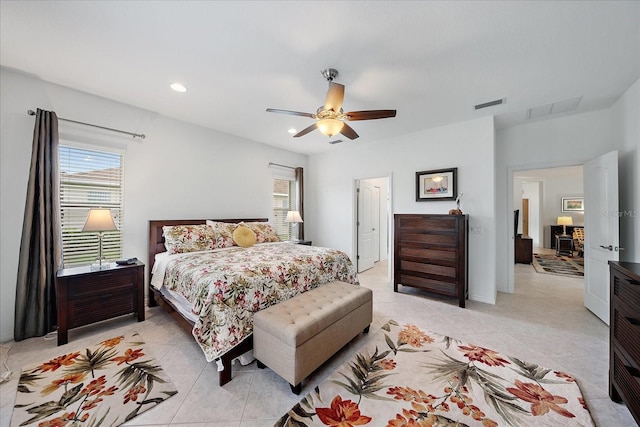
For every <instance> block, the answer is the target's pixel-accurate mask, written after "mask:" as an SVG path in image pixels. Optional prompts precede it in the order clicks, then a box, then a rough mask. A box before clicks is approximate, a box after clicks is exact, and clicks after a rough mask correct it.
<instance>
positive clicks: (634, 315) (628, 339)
mask: <svg viewBox="0 0 640 427" xmlns="http://www.w3.org/2000/svg"><path fill="white" fill-rule="evenodd" d="M609 271H610V274H611V283H610V284H611V300H610V303H611V319H610V323H611V325H610V329H609V339H610V342H609V349H610V350H609V396H610V397H611V400H613V401H615V402H620V401H622V402H624V403H625V404H626V405H627V407H628V408H629V411H630V412H631V415H633V418H635V420H636V422H637V423H638V424H640V264H639V263H634V262H617V261H609Z"/></svg>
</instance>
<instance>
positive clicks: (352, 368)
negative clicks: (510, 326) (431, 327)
mask: <svg viewBox="0 0 640 427" xmlns="http://www.w3.org/2000/svg"><path fill="white" fill-rule="evenodd" d="M275 425H276V426H278V427H281V426H299V427H300V426H327V425H330V426H363V425H369V426H387V427H401V426H438V427H440V426H482V427H496V426H519V427H523V426H536V427H537V426H593V425H594V423H593V420H592V419H591V415H590V414H589V411H588V410H587V407H586V405H585V403H584V399H583V398H582V393H581V392H580V389H579V387H578V385H577V384H576V381H575V379H574V378H573V377H572V376H571V375H569V374H567V373H565V372H560V371H555V370H553V369H547V368H543V367H542V366H538V365H535V364H532V363H527V362H525V361H522V360H519V359H516V358H514V357H509V356H506V355H503V354H500V353H499V352H497V351H493V350H490V349H487V348H482V347H478V346H475V345H473V344H466V343H463V342H460V341H458V340H455V339H453V338H450V337H446V336H442V335H438V334H436V333H433V332H427V331H424V330H422V329H420V328H419V327H417V326H414V325H411V324H399V323H398V322H395V321H393V320H390V321H389V322H388V323H386V324H385V325H384V326H383V327H382V330H381V331H380V332H378V333H377V334H376V336H375V337H372V339H371V340H370V341H369V342H368V343H367V344H365V345H364V347H363V348H361V349H360V350H359V351H358V352H357V353H356V354H355V355H354V356H353V357H352V358H351V360H350V361H349V362H347V363H346V364H344V365H343V366H342V367H340V368H339V369H338V370H337V371H336V372H334V373H333V374H332V375H331V376H330V377H329V378H328V379H327V380H326V381H324V382H323V383H321V384H320V385H319V386H317V387H316V388H315V389H314V391H313V392H311V393H309V394H307V395H306V396H305V397H304V398H303V399H302V400H301V401H300V402H299V403H297V404H296V405H295V406H294V407H293V408H291V409H290V410H289V411H288V412H287V413H286V414H285V415H284V416H282V418H280V420H279V421H278V422H277V423H276V424H275Z"/></svg>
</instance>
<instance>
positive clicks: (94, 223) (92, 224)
mask: <svg viewBox="0 0 640 427" xmlns="http://www.w3.org/2000/svg"><path fill="white" fill-rule="evenodd" d="M117 229H118V227H116V223H115V222H113V217H112V216H111V211H110V210H109V209H90V210H89V215H88V216H87V220H86V221H85V223H84V227H82V231H83V232H90V231H94V232H96V231H97V232H100V231H115V230H117Z"/></svg>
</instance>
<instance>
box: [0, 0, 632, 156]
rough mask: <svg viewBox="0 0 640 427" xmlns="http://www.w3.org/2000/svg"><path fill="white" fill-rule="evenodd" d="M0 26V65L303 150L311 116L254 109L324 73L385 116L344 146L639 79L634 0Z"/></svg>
mask: <svg viewBox="0 0 640 427" xmlns="http://www.w3.org/2000/svg"><path fill="white" fill-rule="evenodd" d="M0 24H1V25H0V43H1V44H0V64H1V65H2V66H5V67H10V68H13V69H17V70H21V71H25V72H28V73H31V74H35V75H37V76H39V77H40V78H42V79H43V80H46V81H50V82H53V83H58V84H61V85H65V86H70V87H73V88H75V89H79V90H82V91H85V92H89V93H92V94H96V95H99V96H103V97H106V98H110V99H113V100H117V101H120V102H124V103H128V104H131V105H134V106H138V107H142V108H145V109H148V110H151V111H154V112H158V113H160V114H163V115H166V116H169V117H174V118H177V119H181V120H184V121H187V122H192V123H195V124H199V125H201V126H205V127H207V128H212V129H216V130H219V131H222V132H225V133H229V134H234V135H238V136H241V137H244V138H248V139H251V140H255V141H259V142H264V143H267V144H271V145H275V146H279V147H283V148H286V149H289V150H292V151H297V152H304V153H315V152H321V151H326V150H331V149H335V148H333V147H336V146H333V145H330V144H328V141H329V139H327V137H325V136H323V135H321V134H320V133H319V132H318V131H314V132H312V133H311V134H308V135H306V136H304V137H302V138H296V139H294V138H292V137H291V135H289V134H288V133H287V130H288V129H289V128H290V127H294V128H296V129H297V130H301V129H303V128H305V127H306V126H308V125H310V124H311V123H312V121H311V119H308V118H304V117H295V116H287V115H280V114H273V113H267V112H265V109H266V108H267V107H271V108H280V109H289V110H296V111H304V112H310V113H315V110H316V109H317V107H318V106H320V105H321V104H323V102H324V97H325V94H326V90H327V83H326V81H325V80H324V78H323V77H322V75H321V74H320V71H321V70H322V69H324V68H327V67H333V68H337V69H338V71H339V72H340V75H339V76H338V78H337V79H336V81H337V82H339V83H342V84H344V85H346V94H345V101H344V109H345V111H354V110H369V109H397V110H398V115H397V117H396V118H393V119H383V120H372V121H358V122H352V123H351V125H352V127H353V128H354V129H355V130H356V132H358V133H359V134H360V138H359V139H357V140H355V141H354V142H348V143H349V144H366V143H367V142H370V141H373V140H376V139H387V140H391V141H392V140H393V137H394V136H396V135H400V134H406V133H412V132H416V131H419V130H422V129H426V128H430V127H435V126H440V125H444V124H449V123H455V122H460V121H464V120H470V119H474V118H478V117H483V116H487V115H491V114H492V115H495V116H496V122H497V125H498V126H499V127H503V126H513V125H516V124H519V123H523V122H524V121H526V120H527V110H528V108H530V107H537V106H541V105H545V104H551V103H555V102H558V101H565V100H569V99H573V98H577V97H582V99H581V101H580V103H579V105H578V109H577V110H575V111H573V112H569V113H557V114H553V115H550V116H546V117H547V118H549V117H558V116H559V115H562V114H574V113H576V112H585V111H590V110H597V109H602V108H607V107H609V106H611V105H612V104H613V102H615V100H616V99H617V98H619V97H620V95H622V93H624V91H625V90H626V89H628V88H629V87H630V86H631V85H632V84H633V83H634V82H635V81H636V80H638V79H639V78H640V2H638V1H571V2H570V1H567V2H555V1H528V2H516V1H512V2H506V1H497V2H490V1H455V2H454V1H451V2H445V1H442V2H436V1H430V2H420V1H409V2H402V1H348V2H347V1H314V2H311V1H304V2H302V1H299V2H292V1H262V2H257V1H256V2H244V1H197V2H195V1H194V2H187V1H180V2H174V1H126V2H125V1H119V2H109V1H84V2H81V1H44V2H41V1H7V0H2V1H1V2H0ZM174 81H180V82H183V83H184V84H185V85H186V86H187V87H188V88H189V91H188V92H187V93H185V94H178V93H175V92H173V91H171V90H170V89H169V84H170V83H172V82H174ZM498 98H506V104H505V105H501V106H496V107H491V108H487V109H484V110H480V111H474V108H473V106H474V105H475V104H479V103H483V102H487V101H492V100H495V99H498ZM34 107H37V106H34ZM536 111H538V110H536ZM59 113H60V112H59ZM61 115H62V114H61ZM63 117H64V116H63ZM69 118H71V119H73V117H69ZM542 119H544V117H543V118H537V119H535V120H542ZM142 131H143V130H142ZM334 139H335V138H334ZM341 139H343V140H345V141H348V140H347V139H346V138H344V137H343V138H341ZM346 143H347V142H345V143H344V144H346Z"/></svg>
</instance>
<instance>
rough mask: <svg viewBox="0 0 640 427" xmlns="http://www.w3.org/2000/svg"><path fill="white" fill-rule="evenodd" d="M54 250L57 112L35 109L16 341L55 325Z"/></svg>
mask: <svg viewBox="0 0 640 427" xmlns="http://www.w3.org/2000/svg"><path fill="white" fill-rule="evenodd" d="M60 253H61V252H60V201H59V191H58V117H57V116H56V113H54V112H53V111H43V110H41V109H38V111H37V112H36V120H35V127H34V129H33V148H32V152H31V169H30V172H29V185H28V187H27V200H26V204H25V209H24V221H23V223H22V241H21V243H20V258H19V263H18V280H17V284H16V309H15V326H14V330H13V334H14V339H15V340H16V341H20V340H23V339H25V338H30V337H36V336H42V335H46V334H47V333H49V332H51V331H53V330H54V329H55V325H56V287H55V283H56V273H57V271H58V267H59V266H60V257H61V255H60Z"/></svg>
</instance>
